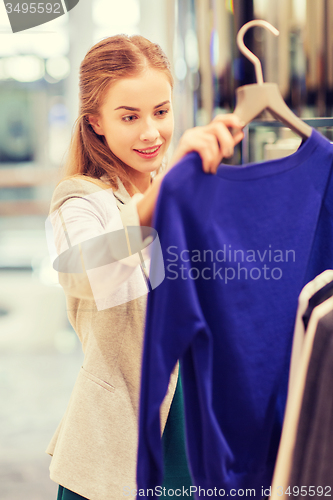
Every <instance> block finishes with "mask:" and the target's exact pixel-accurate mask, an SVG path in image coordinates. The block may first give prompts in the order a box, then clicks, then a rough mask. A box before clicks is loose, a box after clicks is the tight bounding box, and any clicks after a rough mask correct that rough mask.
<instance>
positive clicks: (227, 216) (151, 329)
mask: <svg viewBox="0 0 333 500" xmlns="http://www.w3.org/2000/svg"><path fill="white" fill-rule="evenodd" d="M332 162H333V146H332V145H331V144H330V143H329V141H328V140H327V139H325V138H324V137H323V136H321V135H320V134H319V133H318V132H316V131H315V130H313V131H312V135H311V137H310V138H309V139H307V140H306V142H305V143H304V144H302V145H301V147H300V148H299V150H298V151H297V152H296V153H295V154H293V155H291V156H289V157H287V158H283V159H279V160H273V161H268V162H264V163H261V164H249V165H245V166H237V167H235V166H227V165H221V166H220V167H219V168H218V171H217V174H216V175H207V174H205V173H204V172H203V170H202V167H201V159H200V157H199V155H198V154H197V153H190V154H189V155H187V156H186V157H185V158H183V159H182V160H181V161H180V162H179V163H178V164H177V165H176V166H175V167H174V168H173V169H172V170H171V171H170V172H169V173H168V174H167V175H166V177H165V179H164V180H163V183H162V186H161V190H160V194H159V197H158V201H157V206H156V212H155V215H154V221H153V224H154V227H155V229H156V230H157V232H158V235H159V238H160V241H161V245H162V251H163V256H164V264H165V272H166V274H165V279H164V281H163V283H162V284H161V285H160V286H159V287H157V288H156V289H155V290H153V291H152V292H150V293H149V295H148V309H147V320H146V329H145V343H144V355H143V371H142V386H141V403H140V404H141V407H140V429H139V451H138V476H137V479H138V495H139V493H140V492H141V496H144V495H146V496H147V488H155V486H156V485H160V484H162V452H161V441H160V424H159V406H160V404H161V402H162V400H163V397H164V395H165V393H166V390H167V386H168V380H169V376H170V373H171V371H172V369H173V367H174V365H175V363H176V362H177V360H178V359H180V360H181V369H182V379H183V389H184V403H185V421H186V441H187V454H188V459H189V464H190V469H191V474H192V477H193V481H194V484H195V486H196V487H197V492H196V491H195V489H193V490H192V493H196V495H197V496H196V498H201V497H203V496H204V493H203V492H204V490H205V492H206V495H207V496H208V495H209V494H210V493H208V494H207V490H208V489H212V490H213V492H214V495H213V496H216V497H219V496H222V495H221V492H220V495H219V490H222V489H223V490H225V496H227V494H228V495H229V496H235V492H234V491H232V492H231V489H235V490H237V489H244V490H245V489H255V495H254V494H253V492H252V493H251V496H252V497H253V498H254V497H255V498H258V499H259V498H261V497H262V496H264V492H263V488H267V487H268V486H269V485H270V481H271V478H272V473H273V468H274V463H275V459H276V453H277V449H278V445H279V439H280V433H281V427H282V421H283V414H284V408H285V401H286V392H287V381H288V370H289V360H290V352H291V343H292V336H293V329H294V321H295V315H296V310H297V300H298V295H299V293H300V291H301V289H302V287H303V286H304V285H305V284H306V283H307V282H308V281H309V280H311V279H313V278H314V277H315V276H316V275H317V274H319V273H321V272H322V271H324V270H325V269H327V268H333V220H332V218H333V179H331V170H332ZM157 258H158V256H157ZM152 269H154V255H152ZM199 487H201V488H202V490H201V495H200V497H199V496H198V495H199ZM214 488H216V490H214ZM158 491H159V490H158V489H157V490H155V492H157V495H156V498H158ZM266 494H267V493H266ZM175 495H176V494H175ZM241 496H242V493H240V494H239V498H240V497H241ZM243 496H245V493H243ZM247 496H250V493H248V494H247ZM150 497H151V498H155V497H152V496H151V494H150ZM235 498H238V494H236V496H235Z"/></svg>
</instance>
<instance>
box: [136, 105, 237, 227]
mask: <svg viewBox="0 0 333 500" xmlns="http://www.w3.org/2000/svg"><path fill="white" fill-rule="evenodd" d="M243 127H244V124H243V123H242V122H241V121H240V120H239V118H238V117H237V116H236V115H234V114H228V115H218V116H216V118H214V120H213V121H212V122H211V123H210V124H209V125H206V126H205V127H194V128H191V129H189V130H187V131H186V132H185V133H184V134H183V136H182V137H181V139H180V141H179V144H178V146H177V149H176V151H175V153H174V155H173V158H172V160H171V163H170V166H168V168H167V170H166V171H165V172H163V173H161V174H158V175H156V177H155V178H154V181H153V183H152V184H151V186H149V188H148V189H147V190H146V191H145V193H144V197H143V198H142V200H140V201H139V202H138V203H137V210H138V214H139V219H140V224H141V226H150V225H151V223H152V218H153V213H154V209H155V205H156V200H157V197H158V193H159V190H160V186H161V182H162V179H163V177H164V175H165V174H166V173H167V172H168V171H169V170H170V169H171V168H172V167H173V166H174V165H175V164H176V163H177V162H178V161H179V160H180V159H181V158H183V156H185V155H186V154H187V153H190V152H191V151H197V152H198V153H199V155H200V156H201V159H202V168H203V170H204V171H205V172H206V173H212V174H215V173H216V170H217V167H218V166H219V164H220V163H221V161H222V158H229V157H230V156H232V155H233V152H234V147H235V146H236V144H238V143H239V142H240V141H241V140H242V139H243V136H244V134H243V132H242V128H243ZM231 129H235V132H236V133H235V134H234V135H232V134H231V131H230V130H231Z"/></svg>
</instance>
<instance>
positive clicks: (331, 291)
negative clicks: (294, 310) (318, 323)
mask: <svg viewBox="0 0 333 500" xmlns="http://www.w3.org/2000/svg"><path fill="white" fill-rule="evenodd" d="M332 295H333V281H331V282H330V283H327V285H325V286H323V288H321V289H320V290H318V292H316V293H315V294H314V295H313V296H312V297H311V299H310V300H309V305H308V307H307V309H306V311H305V313H304V314H303V316H302V320H303V323H304V327H305V329H306V328H307V327H308V324H309V321H310V318H311V314H312V311H313V310H314V308H315V307H317V306H319V304H322V303H323V302H325V300H327V299H329V298H330V297H332Z"/></svg>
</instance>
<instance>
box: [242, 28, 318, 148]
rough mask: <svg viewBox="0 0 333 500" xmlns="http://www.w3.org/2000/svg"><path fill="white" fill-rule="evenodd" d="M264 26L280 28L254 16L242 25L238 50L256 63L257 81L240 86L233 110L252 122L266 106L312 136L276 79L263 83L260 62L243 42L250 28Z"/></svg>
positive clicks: (285, 121) (273, 30) (305, 137)
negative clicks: (284, 96)
mask: <svg viewBox="0 0 333 500" xmlns="http://www.w3.org/2000/svg"><path fill="white" fill-rule="evenodd" d="M253 26H261V27H263V28H266V29H268V30H269V31H271V32H272V33H273V34H274V35H275V36H277V35H278V34H279V31H278V30H277V29H276V28H274V26H272V25H271V24H270V23H268V22H267V21H262V20H254V21H250V22H248V23H246V24H244V26H242V27H241V29H240V30H239V32H238V34H237V45H238V48H239V50H240V51H241V52H242V54H244V56H245V57H247V59H249V60H250V61H251V62H252V63H253V64H254V67H255V72H256V79H257V83H254V84H251V85H244V86H242V87H238V89H237V90H236V108H235V111H234V113H235V114H236V115H237V116H238V117H239V118H240V119H241V120H242V121H243V122H245V123H249V122H250V121H252V120H253V119H254V118H255V117H256V116H258V115H259V114H260V113H261V112H262V111H264V110H265V109H267V110H268V111H269V112H270V113H271V114H272V115H273V117H274V118H276V119H277V120H279V121H280V122H282V123H284V124H285V125H287V126H288V127H289V128H290V129H292V130H293V131H294V132H296V133H297V134H298V135H300V136H301V137H302V138H303V139H307V138H308V137H310V135H311V133H312V128H311V127H310V126H309V125H307V124H306V123H304V122H303V121H302V120H301V119H300V118H298V117H297V116H296V115H295V114H294V113H293V112H292V111H291V109H289V108H288V106H287V104H286V103H285V102H284V100H283V97H282V95H281V93H280V90H279V87H278V86H277V84H276V83H264V79H263V74H262V67H261V63H260V61H259V59H258V57H257V56H255V55H254V54H253V52H251V51H250V50H249V49H248V48H247V47H246V46H245V44H244V40H243V39H244V35H245V33H246V31H247V30H248V29H249V28H252V27H253Z"/></svg>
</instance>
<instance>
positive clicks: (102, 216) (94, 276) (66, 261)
mask: <svg viewBox="0 0 333 500" xmlns="http://www.w3.org/2000/svg"><path fill="white" fill-rule="evenodd" d="M137 201H138V197H136V199H135V200H133V201H132V200H131V202H130V203H128V205H130V206H129V207H126V206H124V208H125V210H123V212H122V213H121V212H120V211H119V209H118V207H117V204H116V200H115V197H114V195H113V191H112V189H101V188H100V187H98V186H96V185H95V184H93V183H92V182H89V181H86V180H81V179H69V180H65V181H63V182H62V183H60V184H59V185H58V187H57V188H56V190H55V192H54V195H53V198H52V203H51V210H50V216H49V218H48V220H47V222H46V229H47V239H48V246H49V249H50V253H51V255H52V260H53V263H54V267H55V268H56V269H57V270H58V272H59V282H60V284H61V285H62V286H63V288H64V290H65V292H66V294H68V295H71V296H74V297H76V298H81V299H90V300H95V302H96V301H97V302H98V301H99V302H101V300H103V299H104V298H106V297H107V296H110V294H112V293H114V292H116V291H117V290H118V289H119V288H120V287H121V286H122V285H124V283H125V282H126V281H127V280H128V279H129V278H130V276H131V275H132V274H133V272H134V271H135V270H138V266H139V265H140V258H139V256H138V254H137V253H136V254H133V255H131V252H130V248H128V240H127V238H126V227H127V225H131V226H133V225H138V224H139V217H138V214H137V210H136V203H137ZM138 229H139V228H138ZM138 234H140V231H138ZM145 258H147V252H146V253H145Z"/></svg>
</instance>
